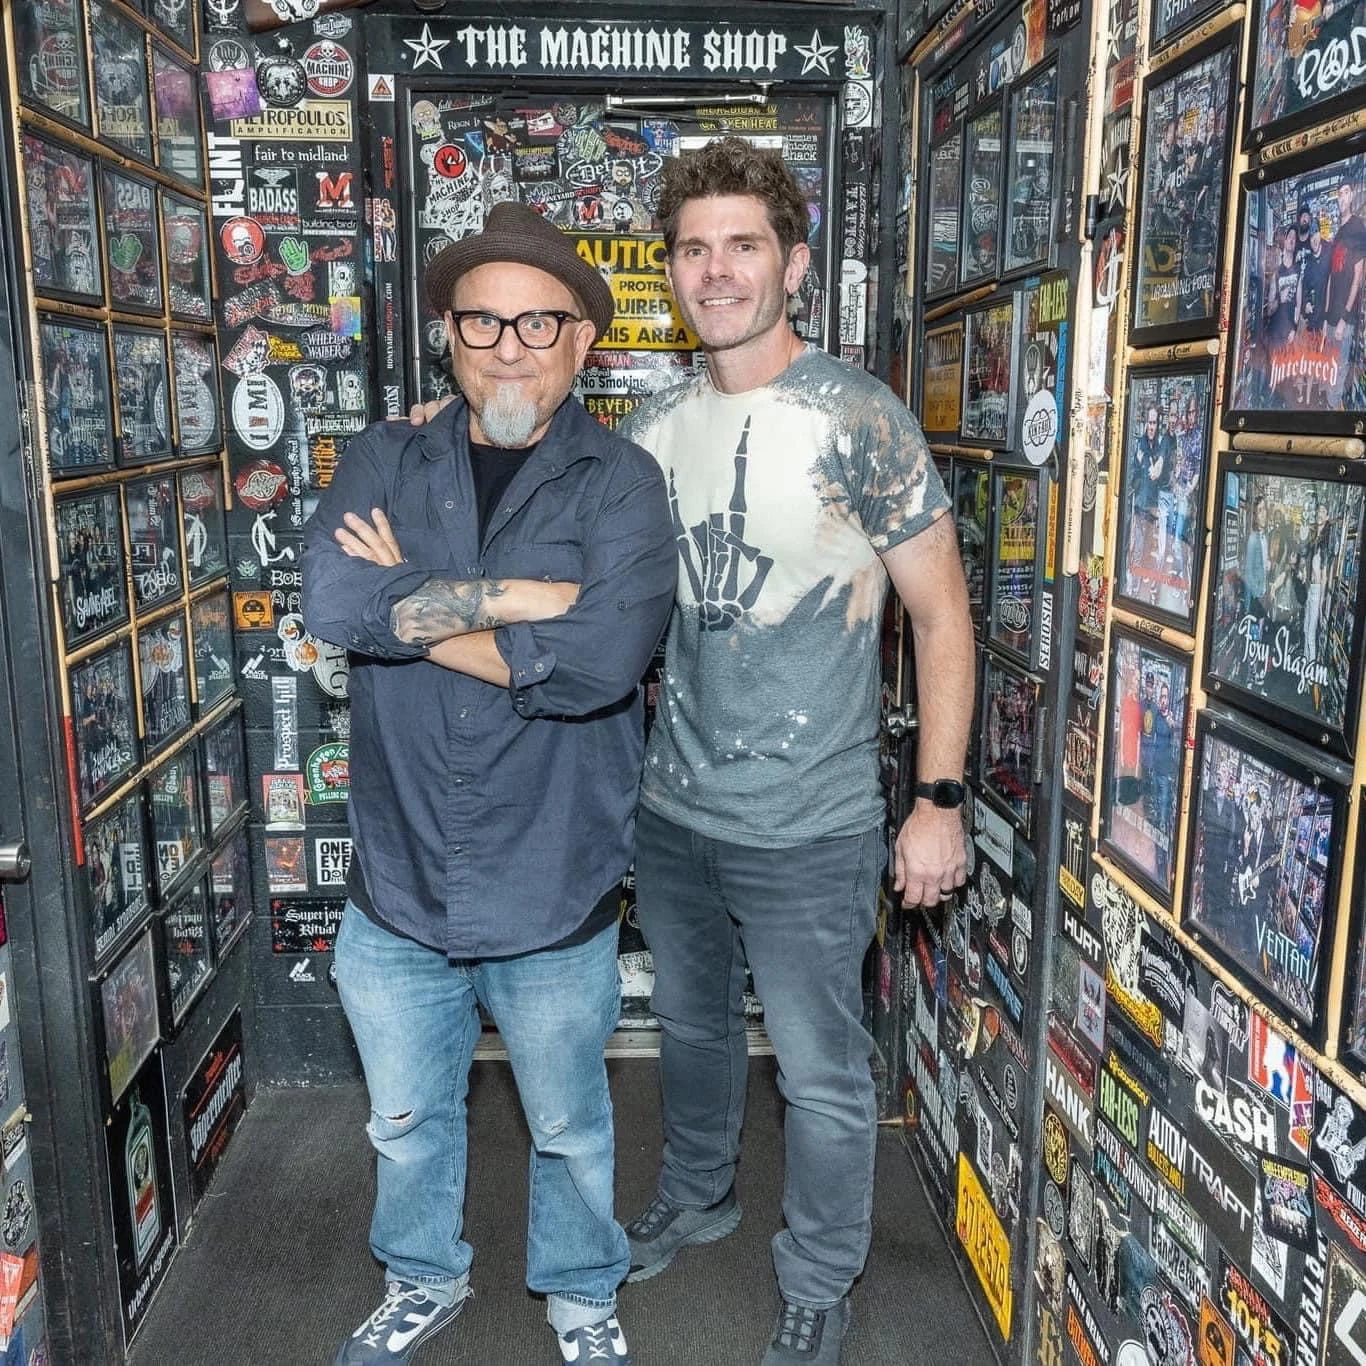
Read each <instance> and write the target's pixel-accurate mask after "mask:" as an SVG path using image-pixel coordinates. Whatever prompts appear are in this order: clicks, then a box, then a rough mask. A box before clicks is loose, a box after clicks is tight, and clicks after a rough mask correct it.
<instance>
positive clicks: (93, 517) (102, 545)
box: [52, 488, 128, 654]
mask: <svg viewBox="0 0 1366 1366" xmlns="http://www.w3.org/2000/svg"><path fill="white" fill-rule="evenodd" d="M52 513H53V522H54V524H55V528H56V533H57V575H58V578H57V601H58V608H59V612H60V615H61V620H62V644H63V646H64V647H65V649H66V651H67V653H68V654H69V653H70V652H71V651H72V650H74V649H76V648H77V647H78V646H81V645H84V644H86V643H88V642H89V641H92V640H96V639H98V638H99V637H100V636H102V635H106V634H108V633H109V632H110V631H116V630H118V628H119V627H120V626H122V625H124V624H125V623H126V622H127V620H128V559H127V556H126V555H125V554H124V549H123V505H122V503H121V502H120V500H119V491H118V489H116V488H97V489H85V490H83V491H82V492H80V493H75V494H68V495H66V496H64V497H60V498H54V499H53V500H52Z"/></svg>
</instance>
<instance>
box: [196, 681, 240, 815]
mask: <svg viewBox="0 0 1366 1366" xmlns="http://www.w3.org/2000/svg"><path fill="white" fill-rule="evenodd" d="M202 743H203V746H204V790H205V793H206V801H205V805H204V810H205V815H206V817H207V831H208V838H209V841H210V842H212V841H214V840H216V839H217V838H218V836H219V835H220V834H221V833H222V832H223V830H224V829H225V828H226V827H227V826H228V825H229V824H230V823H231V822H232V820H233V818H234V817H235V816H237V814H238V813H239V812H242V811H245V810H246V809H247V742H246V737H245V734H244V732H243V730H242V708H241V707H240V706H237V707H233V708H232V709H231V710H230V711H229V712H228V714H227V715H226V716H225V717H223V718H222V719H221V720H219V721H216V722H215V723H214V724H213V725H212V726H210V727H209V728H208V729H207V730H206V731H205V732H204V735H203V739H202Z"/></svg>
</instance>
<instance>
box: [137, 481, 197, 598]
mask: <svg viewBox="0 0 1366 1366" xmlns="http://www.w3.org/2000/svg"><path fill="white" fill-rule="evenodd" d="M123 503H124V508H125V510H126V512H127V516H128V550H129V555H130V556H131V558H132V565H131V568H132V573H133V610H134V613H135V615H139V616H140V615H142V613H144V612H147V611H149V610H150V609H151V608H153V607H157V606H160V605H161V604H162V603H164V602H167V601H169V600H170V599H171V598H174V597H178V596H179V595H180V591H181V588H182V586H183V584H184V571H183V567H182V565H181V562H180V527H179V522H180V516H179V512H178V510H177V507H176V476H175V474H174V473H173V472H171V471H169V470H168V471H163V472H161V473H158V474H153V475H148V476H147V477H146V478H143V479H130V480H129V481H128V482H127V483H126V484H125V485H124V486H123Z"/></svg>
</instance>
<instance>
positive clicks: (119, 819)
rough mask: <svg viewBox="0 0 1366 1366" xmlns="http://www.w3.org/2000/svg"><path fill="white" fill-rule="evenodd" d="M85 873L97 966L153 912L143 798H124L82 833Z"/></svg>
mask: <svg viewBox="0 0 1366 1366" xmlns="http://www.w3.org/2000/svg"><path fill="white" fill-rule="evenodd" d="M82 843H83V844H84V846H85V863H84V864H83V865H81V868H80V872H81V875H82V877H83V879H84V882H85V886H86V890H87V892H88V893H89V902H88V905H89V907H90V944H91V956H92V958H93V960H94V962H95V965H96V967H97V968H99V967H102V966H103V964H104V962H105V960H107V959H108V958H109V957H110V956H111V955H112V954H114V953H116V952H117V951H118V949H119V947H120V946H121V945H122V944H123V943H124V942H125V941H126V939H127V937H128V935H129V933H130V932H131V931H132V930H133V928H134V927H135V926H139V925H141V924H142V923H143V922H144V921H145V920H146V918H147V916H148V915H150V914H151V909H152V900H151V887H150V882H149V879H148V877H147V819H146V816H145V815H144V813H143V809H142V794H141V793H140V792H137V791H133V792H130V793H128V794H127V795H126V796H124V797H122V798H120V800H119V801H117V802H116V803H115V804H114V805H113V806H111V807H110V808H109V810H108V811H106V812H105V813H104V814H103V815H102V816H98V817H96V818H95V819H94V820H92V821H87V822H86V824H85V828H84V830H83V832H82Z"/></svg>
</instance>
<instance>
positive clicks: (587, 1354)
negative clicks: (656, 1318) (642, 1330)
mask: <svg viewBox="0 0 1366 1366" xmlns="http://www.w3.org/2000/svg"><path fill="white" fill-rule="evenodd" d="M558 1337H559V1342H560V1359H561V1360H562V1361H564V1362H566V1363H570V1366H592V1364H593V1362H595V1361H597V1362H610V1363H611V1366H631V1353H630V1351H629V1350H628V1348H627V1346H626V1336H625V1334H624V1333H623V1332H622V1331H621V1324H619V1323H618V1322H617V1316H616V1315H615V1314H613V1315H612V1317H611V1318H609V1319H604V1320H603V1321H602V1322H601V1323H593V1324H589V1325H588V1327H586V1328H575V1329H574V1330H573V1331H572V1332H569V1333H560V1334H558Z"/></svg>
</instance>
